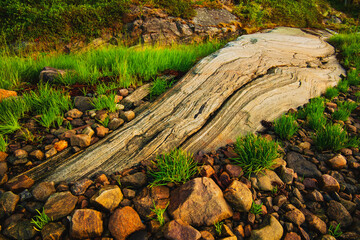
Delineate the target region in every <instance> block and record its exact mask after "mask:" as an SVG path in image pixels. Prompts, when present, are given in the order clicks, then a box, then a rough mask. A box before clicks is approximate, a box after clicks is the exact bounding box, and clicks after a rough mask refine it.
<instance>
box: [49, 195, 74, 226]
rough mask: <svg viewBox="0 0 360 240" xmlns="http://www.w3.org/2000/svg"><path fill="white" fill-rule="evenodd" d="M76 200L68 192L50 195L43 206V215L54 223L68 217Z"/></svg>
mask: <svg viewBox="0 0 360 240" xmlns="http://www.w3.org/2000/svg"><path fill="white" fill-rule="evenodd" d="M77 200H78V198H77V197H75V196H74V195H72V194H71V193H70V192H69V191H67V192H60V193H54V194H52V195H51V196H50V197H49V198H48V200H47V201H46V203H45V205H44V211H45V213H46V214H47V215H48V216H49V217H50V218H52V219H53V220H54V221H56V220H58V219H60V218H62V217H65V216H67V215H69V214H70V213H71V212H72V211H73V210H74V208H75V205H76V203H77Z"/></svg>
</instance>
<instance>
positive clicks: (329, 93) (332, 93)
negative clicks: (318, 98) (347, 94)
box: [325, 87, 339, 100]
mask: <svg viewBox="0 0 360 240" xmlns="http://www.w3.org/2000/svg"><path fill="white" fill-rule="evenodd" d="M337 96H339V90H338V89H337V88H334V87H329V88H327V89H326V92H325V97H326V98H327V99H330V100H331V99H333V98H334V97H337Z"/></svg>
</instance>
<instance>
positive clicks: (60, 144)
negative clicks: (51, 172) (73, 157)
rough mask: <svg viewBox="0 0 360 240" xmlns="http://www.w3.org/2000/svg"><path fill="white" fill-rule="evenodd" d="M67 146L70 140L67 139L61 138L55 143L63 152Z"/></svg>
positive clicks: (57, 148) (56, 147) (55, 146)
mask: <svg viewBox="0 0 360 240" xmlns="http://www.w3.org/2000/svg"><path fill="white" fill-rule="evenodd" d="M67 147H68V142H67V141H65V140H60V141H58V142H56V143H55V144H54V148H55V149H56V151H58V152H61V151H62V150H64V149H65V148H67Z"/></svg>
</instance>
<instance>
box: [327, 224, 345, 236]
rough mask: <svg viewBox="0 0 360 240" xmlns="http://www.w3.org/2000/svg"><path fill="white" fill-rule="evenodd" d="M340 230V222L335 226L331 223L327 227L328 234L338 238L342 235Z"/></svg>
mask: <svg viewBox="0 0 360 240" xmlns="http://www.w3.org/2000/svg"><path fill="white" fill-rule="evenodd" d="M342 234H343V233H342V231H341V228H340V223H339V224H338V225H336V227H334V226H333V225H331V224H330V227H329V235H331V236H333V237H335V238H338V237H340V236H341V235H342Z"/></svg>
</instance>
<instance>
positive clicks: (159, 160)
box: [149, 149, 198, 186]
mask: <svg viewBox="0 0 360 240" xmlns="http://www.w3.org/2000/svg"><path fill="white" fill-rule="evenodd" d="M154 165H155V167H156V170H150V171H149V174H150V176H151V177H152V178H153V179H154V180H153V182H152V183H151V186H156V185H166V184H167V183H185V182H187V181H188V180H189V179H190V178H191V177H192V176H194V175H195V174H196V173H197V171H198V169H197V164H196V162H195V161H194V159H193V156H192V154H190V153H187V152H185V151H183V150H181V149H174V150H171V151H170V152H169V153H163V154H161V155H158V156H157V157H156V161H155V162H154Z"/></svg>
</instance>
